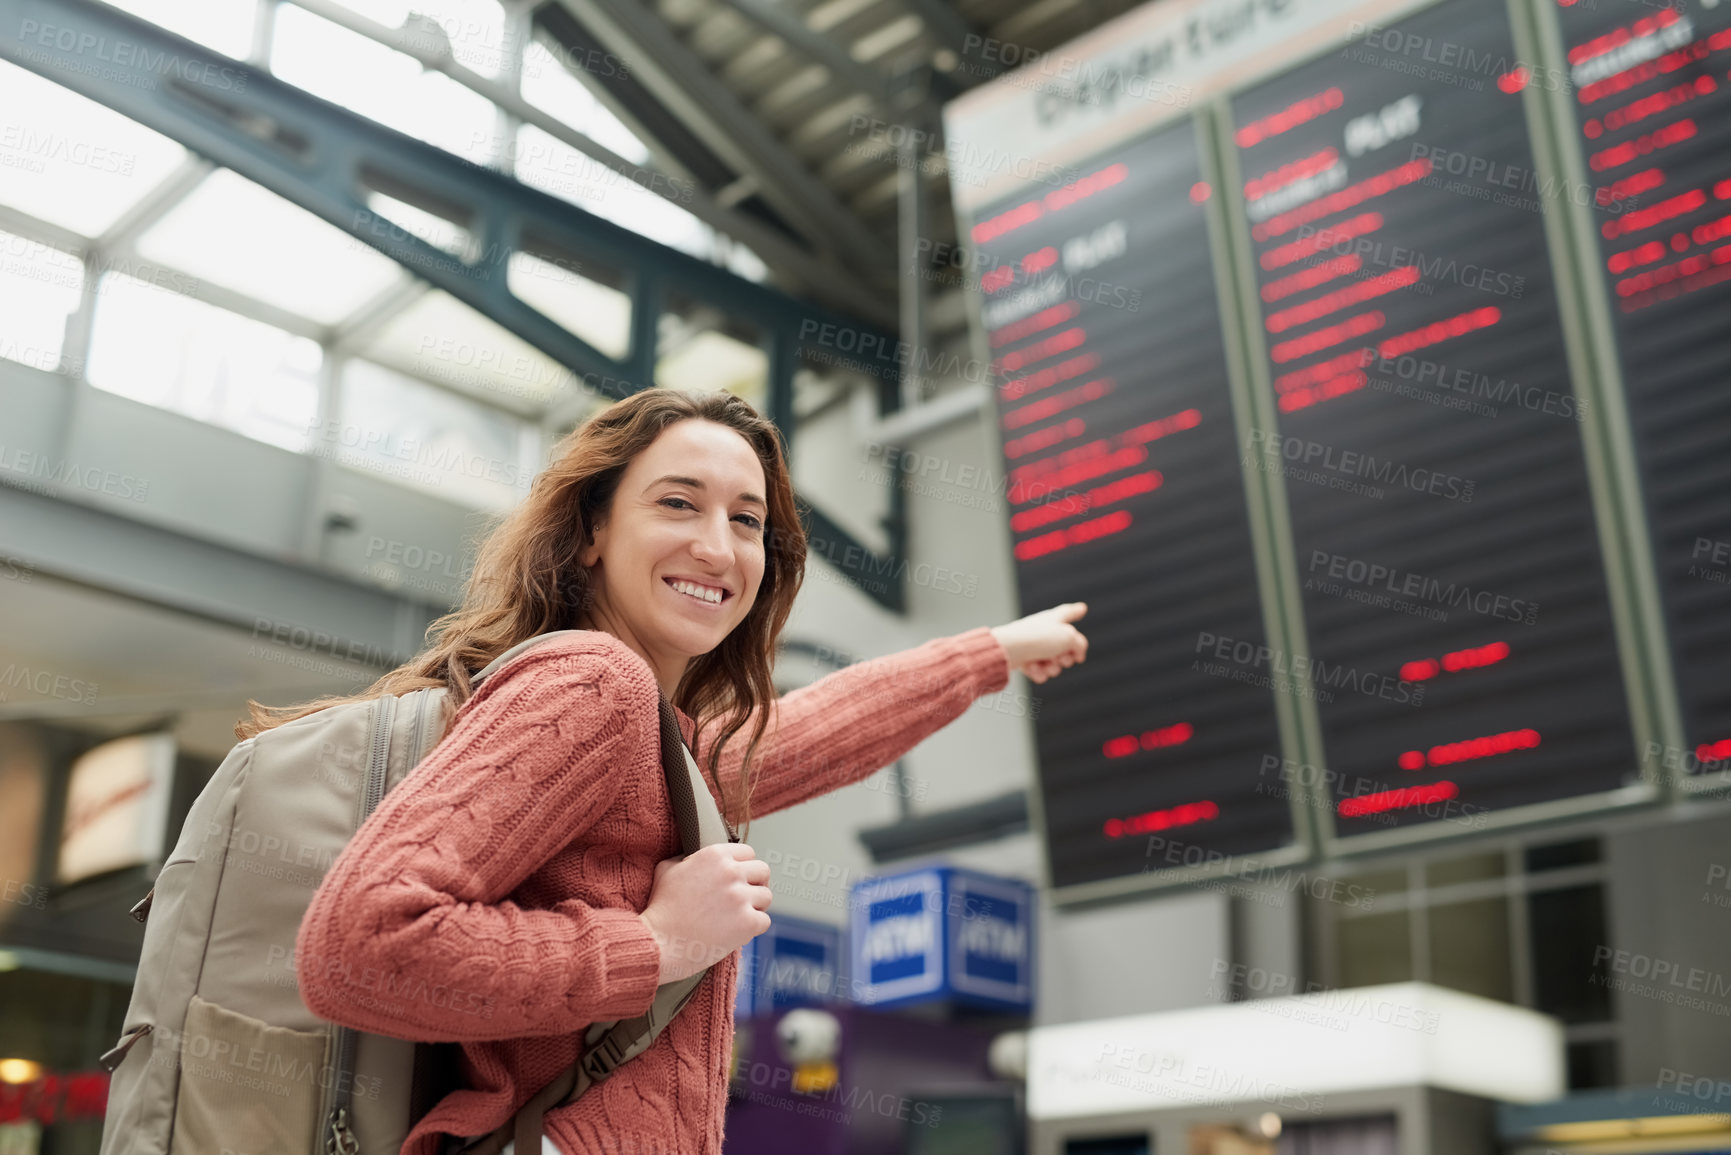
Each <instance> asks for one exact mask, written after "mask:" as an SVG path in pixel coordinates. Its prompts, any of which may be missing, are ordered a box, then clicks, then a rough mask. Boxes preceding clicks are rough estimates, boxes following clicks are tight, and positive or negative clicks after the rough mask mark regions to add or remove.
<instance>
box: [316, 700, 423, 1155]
mask: <svg viewBox="0 0 1731 1155" xmlns="http://www.w3.org/2000/svg"><path fill="white" fill-rule="evenodd" d="M418 705H419V703H417V706H418ZM396 717H397V699H396V698H394V697H392V696H390V695H386V696H385V697H382V698H380V699H379V708H378V712H377V713H375V714H374V715H373V733H372V743H371V746H370V747H369V749H368V751H367V778H366V781H365V782H363V783H362V784H361V798H360V814H359V815H358V816H357V817H356V819H355V829H356V830H357V831H359V830H360V828H361V824H362V823H363V822H365V821H366V820H367V815H369V814H371V813H372V812H373V809H374V808H375V807H376V806H378V804H379V800H380V799H382V798H383V797H384V796H385V778H386V776H387V774H389V772H390V765H389V763H390V754H391V726H392V723H394V722H395V721H396ZM416 721H417V723H418V722H419V718H418V717H417V719H416ZM415 729H416V733H417V745H418V744H419V743H418V734H419V725H418V724H417V726H416V727H415ZM417 752H418V751H417ZM360 1041H361V1040H360V1034H359V1033H358V1032H357V1031H356V1030H355V1029H354V1028H353V1027H343V1026H339V1027H337V1029H336V1052H337V1061H336V1066H335V1069H334V1070H333V1071H332V1072H331V1073H332V1076H333V1078H332V1087H331V1110H330V1133H329V1134H328V1135H326V1136H325V1152H326V1155H355V1153H356V1152H358V1151H360V1149H361V1143H360V1140H359V1139H357V1138H355V1133H354V1130H353V1129H352V1128H351V1127H350V1125H349V1104H350V1102H351V1101H352V1099H353V1097H354V1091H355V1088H354V1070H355V1052H356V1051H357V1050H358V1049H359V1047H360Z"/></svg>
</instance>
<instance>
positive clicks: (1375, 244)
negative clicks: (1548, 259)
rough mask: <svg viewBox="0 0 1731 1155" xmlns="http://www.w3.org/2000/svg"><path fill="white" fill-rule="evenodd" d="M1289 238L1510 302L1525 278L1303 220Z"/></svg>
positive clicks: (1360, 261) (1522, 290) (1363, 262)
mask: <svg viewBox="0 0 1731 1155" xmlns="http://www.w3.org/2000/svg"><path fill="white" fill-rule="evenodd" d="M1293 237H1294V238H1295V240H1299V241H1305V240H1309V239H1311V238H1312V237H1315V238H1316V239H1317V241H1318V242H1319V243H1321V244H1322V246H1323V247H1322V248H1320V249H1317V250H1316V252H1318V253H1329V254H1332V255H1334V256H1336V257H1352V258H1356V260H1357V262H1358V264H1359V265H1372V266H1376V267H1380V268H1384V269H1400V268H1406V267H1407V266H1409V265H1410V266H1413V267H1415V268H1417V269H1418V271H1419V277H1420V278H1421V279H1422V280H1423V281H1425V282H1431V283H1434V282H1439V281H1446V282H1449V283H1451V284H1456V285H1460V286H1461V287H1462V288H1466V289H1477V290H1478V291H1480V292H1483V293H1490V294H1491V295H1493V296H1497V297H1507V298H1509V299H1510V300H1512V301H1518V300H1520V299H1521V297H1522V295H1523V294H1525V292H1526V288H1527V279H1526V277H1524V276H1521V275H1519V274H1514V273H1508V272H1505V271H1503V270H1501V269H1494V268H1491V267H1490V266H1489V265H1481V264H1478V263H1476V262H1473V261H1462V260H1461V259H1460V258H1459V257H1455V256H1443V255H1433V254H1430V253H1426V252H1425V251H1424V250H1422V249H1411V248H1408V247H1406V246H1405V245H1396V244H1390V243H1389V242H1387V241H1383V240H1377V239H1374V238H1372V237H1369V236H1365V235H1363V234H1355V233H1352V232H1349V231H1343V230H1340V229H1338V228H1336V227H1323V226H1320V225H1316V224H1312V223H1309V222H1306V223H1305V224H1301V225H1299V226H1298V228H1297V230H1296V231H1295V232H1294V233H1293Z"/></svg>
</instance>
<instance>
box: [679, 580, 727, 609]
mask: <svg viewBox="0 0 1731 1155" xmlns="http://www.w3.org/2000/svg"><path fill="white" fill-rule="evenodd" d="M667 584H668V585H670V586H672V587H673V588H674V589H676V590H678V591H679V592H680V593H682V594H685V595H686V596H687V597H693V598H696V599H697V600H698V601H700V602H708V603H709V604H710V605H712V606H718V605H720V604H721V603H722V601H723V600H725V599H726V597H727V591H726V590H719V589H716V588H715V587H713V586H700V585H698V584H697V583H696V582H688V581H682V580H681V579H679V578H668V579H667Z"/></svg>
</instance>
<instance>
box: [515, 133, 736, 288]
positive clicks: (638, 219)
mask: <svg viewBox="0 0 1731 1155" xmlns="http://www.w3.org/2000/svg"><path fill="white" fill-rule="evenodd" d="M515 154H516V155H515V160H516V175H517V179H518V180H520V181H522V182H523V183H524V184H526V185H529V186H531V187H533V188H538V189H540V190H541V191H542V192H545V193H551V194H552V195H553V196H556V197H558V198H560V199H561V200H566V201H570V202H571V203H572V204H574V205H576V206H577V207H578V208H580V209H583V210H584V211H586V212H590V213H594V214H595V215H596V216H598V217H601V218H602V219H603V220H609V221H612V222H613V223H614V224H616V225H618V226H620V227H621V228H627V229H630V230H631V231H632V232H634V233H637V234H638V235H640V236H645V237H648V238H649V239H650V240H652V241H659V242H660V243H662V244H664V245H667V246H669V247H670V248H675V249H679V250H680V251H682V252H686V253H690V254H691V255H692V256H695V257H701V258H703V259H704V260H709V259H711V257H712V256H713V254H714V252H715V242H714V230H712V229H711V228H710V227H709V226H708V225H706V224H704V223H703V222H702V221H700V220H698V219H697V218H696V217H694V216H692V215H691V214H690V213H689V212H687V211H686V210H684V209H682V208H680V207H679V206H678V205H676V204H674V203H673V202H672V201H670V200H668V199H666V198H665V197H663V196H661V195H660V194H659V193H654V192H650V191H649V190H648V189H646V188H644V187H643V186H642V185H640V184H637V183H636V182H635V181H633V180H631V179H630V178H629V177H625V176H622V175H620V174H619V173H617V172H615V171H614V170H612V169H610V168H608V167H607V166H606V165H604V164H602V163H601V162H600V161H598V160H596V159H594V158H593V157H591V156H589V155H587V154H585V153H581V152H578V151H577V150H576V149H574V148H572V147H571V146H570V145H568V144H566V143H565V142H564V141H562V140H560V139H558V138H557V137H554V136H550V135H548V134H547V133H545V132H542V131H541V130H540V129H538V128H536V127H534V126H533V125H524V126H523V127H522V128H520V129H518V130H517V146H516V150H515Z"/></svg>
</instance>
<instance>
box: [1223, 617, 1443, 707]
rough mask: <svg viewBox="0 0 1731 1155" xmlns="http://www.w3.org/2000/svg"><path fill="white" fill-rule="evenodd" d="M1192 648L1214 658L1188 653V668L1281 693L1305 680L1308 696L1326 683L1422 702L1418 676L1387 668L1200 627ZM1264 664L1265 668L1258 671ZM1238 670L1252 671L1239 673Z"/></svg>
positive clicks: (1407, 702) (1416, 703)
mask: <svg viewBox="0 0 1731 1155" xmlns="http://www.w3.org/2000/svg"><path fill="white" fill-rule="evenodd" d="M1192 652H1193V653H1195V654H1203V653H1204V652H1206V653H1208V654H1209V655H1210V656H1211V658H1212V659H1213V661H1212V662H1205V661H1204V660H1203V659H1202V658H1200V657H1198V658H1194V659H1192V661H1191V663H1190V668H1191V669H1192V670H1196V671H1198V672H1200V673H1205V674H1213V675H1215V676H1217V677H1219V676H1227V677H1232V678H1233V680H1234V681H1248V682H1251V683H1252V684H1254V685H1263V686H1272V687H1273V688H1274V689H1277V690H1280V691H1281V692H1283V693H1293V694H1296V693H1300V690H1299V685H1300V684H1307V685H1308V686H1309V687H1310V689H1309V690H1308V691H1304V693H1305V694H1306V695H1307V696H1320V693H1321V692H1323V691H1319V690H1318V689H1317V688H1318V687H1326V688H1327V690H1345V691H1348V692H1350V693H1354V694H1363V695H1365V696H1366V697H1371V698H1380V699H1382V700H1383V701H1386V702H1395V703H1398V704H1400V705H1406V706H1419V705H1422V704H1423V703H1424V683H1422V682H1409V681H1406V680H1405V679H1403V678H1395V677H1391V676H1389V675H1387V674H1377V673H1369V672H1366V671H1363V670H1358V669H1355V668H1353V667H1351V666H1345V665H1340V664H1338V663H1332V662H1327V661H1324V660H1323V659H1321V658H1312V657H1310V656H1309V655H1307V654H1290V655H1289V654H1287V653H1286V651H1285V650H1282V649H1280V648H1279V647H1277V646H1269V645H1267V644H1266V643H1263V642H1252V641H1248V640H1244V639H1239V638H1231V637H1226V636H1223V635H1219V634H1211V633H1208V632H1207V631H1202V632H1199V633H1198V634H1197V635H1196V646H1195V649H1194V650H1193V651H1192ZM1216 663H1219V664H1218V665H1216ZM1226 663H1230V665H1226ZM1265 667H1266V668H1267V669H1268V671H1269V673H1268V674H1261V673H1259V671H1261V670H1262V669H1264V668H1265ZM1223 671H1224V672H1223ZM1239 674H1247V675H1251V676H1250V677H1239V676H1237V675H1239ZM1295 679H1296V680H1295ZM1320 700H1322V701H1324V702H1332V701H1333V700H1334V698H1333V695H1332V694H1330V695H1329V696H1328V697H1326V698H1321V699H1320Z"/></svg>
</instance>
